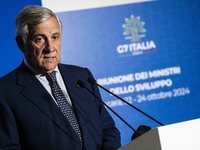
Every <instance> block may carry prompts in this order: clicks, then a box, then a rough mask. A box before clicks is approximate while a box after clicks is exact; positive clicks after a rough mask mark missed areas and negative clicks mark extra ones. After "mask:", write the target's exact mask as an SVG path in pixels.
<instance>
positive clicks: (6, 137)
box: [0, 63, 120, 150]
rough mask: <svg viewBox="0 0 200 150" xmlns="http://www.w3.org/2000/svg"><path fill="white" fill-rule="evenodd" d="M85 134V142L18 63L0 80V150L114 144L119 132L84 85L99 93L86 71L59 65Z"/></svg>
mask: <svg viewBox="0 0 200 150" xmlns="http://www.w3.org/2000/svg"><path fill="white" fill-rule="evenodd" d="M58 67H59V70H60V72H61V74H62V77H63V80H64V82H65V85H66V88H67V90H68V92H69V95H70V98H71V100H72V103H73V106H74V109H75V113H76V116H77V118H78V122H79V125H80V128H81V131H82V135H83V143H81V142H80V141H79V138H78V137H77V135H76V134H75V133H74V131H72V129H71V127H70V125H69V124H67V123H66V120H65V118H64V116H63V114H62V112H61V111H60V109H59V108H58V107H57V105H56V104H55V102H54V101H53V99H52V97H51V96H50V95H49V94H48V92H47V91H46V89H45V88H44V87H43V85H42V84H41V83H40V82H39V81H38V80H37V78H36V77H35V76H34V74H32V73H31V72H30V71H29V70H28V69H27V67H26V66H25V65H24V64H23V63H22V64H21V65H20V67H18V68H17V69H16V70H14V71H12V72H11V73H9V74H8V75H6V76H4V77H3V78H1V79H0V149H1V150H8V149H13V150H14V149H15V150H19V149H22V150H81V149H85V150H100V149H104V150H106V149H108V150H112V149H117V148H118V147H119V146H120V135H119V131H118V130H117V129H116V127H115V125H114V122H113V120H112V118H111V116H110V115H109V114H108V112H107V111H106V109H105V108H104V107H103V106H102V104H101V103H99V101H98V100H97V99H96V98H95V97H94V96H93V95H91V94H90V93H89V92H88V91H86V89H84V88H77V85H76V84H77V80H79V79H81V80H82V81H84V82H85V83H86V86H87V87H88V88H89V89H90V90H92V91H93V92H95V93H96V95H98V96H100V94H99V91H98V89H97V87H96V86H91V85H90V84H89V83H88V82H87V79H88V77H92V75H91V73H90V71H89V70H88V69H86V68H81V67H77V66H71V65H62V64H59V66H58Z"/></svg>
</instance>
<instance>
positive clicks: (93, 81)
mask: <svg viewBox="0 0 200 150" xmlns="http://www.w3.org/2000/svg"><path fill="white" fill-rule="evenodd" d="M88 82H89V83H90V84H92V85H97V86H99V87H100V88H102V89H104V90H105V91H107V92H108V93H110V94H112V95H113V96H115V97H117V98H118V99H120V100H121V101H123V102H124V103H126V104H127V105H129V106H131V107H132V108H134V109H136V110H137V111H139V112H140V113H142V114H143V115H145V116H147V117H149V118H150V119H152V120H153V121H155V122H156V123H158V124H159V125H161V126H163V125H164V124H163V123H161V122H159V121H158V120H156V119H155V118H153V117H151V116H150V115H148V114H147V113H145V112H144V111H142V110H140V109H139V108H137V107H135V106H133V105H131V104H130V103H128V102H127V101H125V100H124V99H122V98H121V97H119V96H117V95H116V94H114V93H112V92H110V91H109V90H108V89H106V88H104V87H103V86H101V85H100V84H98V83H97V82H96V80H94V79H93V78H88Z"/></svg>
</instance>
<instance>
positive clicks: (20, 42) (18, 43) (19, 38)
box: [15, 36, 25, 53]
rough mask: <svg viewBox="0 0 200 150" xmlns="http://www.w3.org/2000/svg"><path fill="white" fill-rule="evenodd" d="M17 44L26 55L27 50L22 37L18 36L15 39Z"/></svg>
mask: <svg viewBox="0 0 200 150" xmlns="http://www.w3.org/2000/svg"><path fill="white" fill-rule="evenodd" d="M15 40H16V42H17V45H18V47H19V48H20V49H21V51H22V52H23V53H24V51H25V49H24V41H23V39H22V37H20V36H16V38H15Z"/></svg>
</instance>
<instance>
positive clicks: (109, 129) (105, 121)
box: [87, 69, 121, 150]
mask: <svg viewBox="0 0 200 150" xmlns="http://www.w3.org/2000/svg"><path fill="white" fill-rule="evenodd" d="M87 71H88V74H89V77H91V78H94V77H93V75H92V74H91V72H90V71H89V70H88V69H87ZM92 90H93V92H94V93H95V94H96V95H97V96H98V97H100V98H101V95H100V92H99V89H98V87H97V86H96V85H94V86H92ZM97 102H98V100H97ZM98 105H99V107H98V108H99V114H100V116H101V124H102V127H103V148H102V149H103V150H116V149H117V148H119V147H120V146H121V144H120V140H121V138H120V132H119V130H118V129H117V128H116V126H115V123H114V120H113V119H112V117H111V116H110V114H109V113H108V111H107V110H106V108H105V107H104V106H103V105H102V104H101V103H100V102H99V103H98Z"/></svg>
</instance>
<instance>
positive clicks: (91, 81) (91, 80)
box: [87, 78, 97, 85]
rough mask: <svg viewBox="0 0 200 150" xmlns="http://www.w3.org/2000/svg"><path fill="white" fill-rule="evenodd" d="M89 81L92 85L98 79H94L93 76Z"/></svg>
mask: <svg viewBox="0 0 200 150" xmlns="http://www.w3.org/2000/svg"><path fill="white" fill-rule="evenodd" d="M87 81H88V82H89V83H90V84H92V85H94V84H96V83H97V82H96V80H94V79H93V78H88V80H87Z"/></svg>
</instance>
